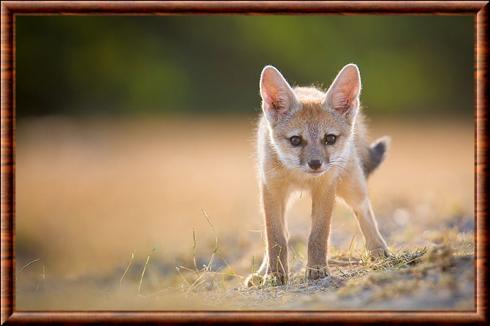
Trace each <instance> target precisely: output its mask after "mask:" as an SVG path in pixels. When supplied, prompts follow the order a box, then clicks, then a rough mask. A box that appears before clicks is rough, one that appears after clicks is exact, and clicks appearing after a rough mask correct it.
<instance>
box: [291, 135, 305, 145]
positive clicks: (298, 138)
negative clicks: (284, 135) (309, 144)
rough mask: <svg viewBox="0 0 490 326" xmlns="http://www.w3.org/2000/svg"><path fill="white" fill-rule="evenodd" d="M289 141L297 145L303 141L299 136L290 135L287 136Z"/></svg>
mask: <svg viewBox="0 0 490 326" xmlns="http://www.w3.org/2000/svg"><path fill="white" fill-rule="evenodd" d="M289 141H290V142H291V145H293V146H299V145H301V143H302V142H303V139H302V138H301V136H292V137H290V138H289Z"/></svg>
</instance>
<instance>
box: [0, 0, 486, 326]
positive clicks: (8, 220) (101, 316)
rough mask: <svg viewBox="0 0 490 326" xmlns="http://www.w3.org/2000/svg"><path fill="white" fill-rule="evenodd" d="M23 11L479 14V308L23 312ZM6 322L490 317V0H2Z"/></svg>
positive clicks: (3, 309) (449, 319)
mask: <svg viewBox="0 0 490 326" xmlns="http://www.w3.org/2000/svg"><path fill="white" fill-rule="evenodd" d="M22 14H74V15H80V14H96V15H108V14H137V15H182V14H248V15H263V14H300V15H305V14H351V15H354V14H437V15H461V14H465V15H474V16H475V18H476V19H475V35H476V38H475V83H476V87H475V90H476V91H475V99H476V111H475V116H476V120H475V141H476V142H475V212H476V215H475V216H476V232H475V235H476V310H475V311H474V312H387V311H384V312H383V311H379V312H376V313H372V312H360V311H345V312H301V311H285V312H281V313H280V314H277V313H274V312H273V311H265V312H218V311H214V312H202V311H189V312H177V311H168V312H167V311H165V312H156V311H155V312H134V311H124V312H122V311H121V312H118V311H111V312H101V311H96V312H80V311H78V312H16V311H15V292H14V287H15V283H14V279H15V278H14V266H15V256H14V238H15V233H14V224H15V220H14V218H15V16H16V15H22ZM1 17H2V23H1V55H2V59H1V68H2V70H1V71H2V74H1V246H2V247H1V323H2V324H3V323H5V322H7V321H8V322H9V324H10V323H12V324H15V323H27V322H77V323H82V322H103V323H105V322H128V323H129V322H154V323H156V322H160V323H161V322H166V323H176V322H179V323H181V322H233V321H241V322H261V323H264V322H341V321H343V322H353V323H359V322H389V321H395V322H429V321H432V322H450V323H454V322H478V323H482V324H483V323H485V322H486V321H488V319H487V293H486V289H487V287H486V285H487V281H486V271H487V270H486V267H485V263H486V260H487V252H486V245H487V236H486V232H487V228H486V227H487V226H486V221H485V220H486V218H487V202H486V193H485V190H484V189H485V186H486V183H487V174H488V168H487V164H486V156H485V154H486V148H487V146H488V143H487V138H486V137H487V136H486V131H487V129H486V123H487V98H486V92H488V83H487V64H488V44H487V42H488V41H487V33H486V28H487V21H488V1H404V2H400V1H304V2H301V1H233V2H232V1H228V2H226V1H180V2H179V1H167V2H164V1H134V2H132V1H86V2H84V1H3V2H2V3H1Z"/></svg>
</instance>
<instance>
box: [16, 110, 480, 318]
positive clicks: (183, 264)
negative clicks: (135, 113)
mask: <svg viewBox="0 0 490 326" xmlns="http://www.w3.org/2000/svg"><path fill="white" fill-rule="evenodd" d="M254 129H255V122H254V119H251V118H248V117H243V118H241V119H233V120H232V119H214V120H213V119H202V120H198V119H195V120H175V119H174V120H158V119H154V120H150V119H135V120H121V119H111V120H109V119H107V118H105V119H99V120H68V119H64V118H60V117H58V118H54V117H52V118H45V119H38V120H32V121H20V122H19V124H18V127H17V134H18V136H17V177H16V191H17V198H16V199H17V207H16V215H17V216H16V248H15V250H16V257H17V261H16V262H17V264H16V270H17V272H16V309H18V310H37V309H48V310H49V309H51V310H60V309H61V310H63V309H66V310H84V309H99V310H103V309H123V310H124V309H131V310H134V309H150V310H168V309H186V310H187V309H215V310H216V309H220V310H221V309H239V310H241V309H252V310H255V309H300V310H305V309H312V310H329V309H390V310H391V309H394V310H400V309H401V310H407V309H408V310H414V309H458V310H472V309H473V308H474V299H473V297H474V267H473V266H474V255H473V253H474V239H473V237H474V213H473V212H474V210H473V201H474V190H473V189H474V187H473V185H474V179H473V162H474V155H473V125H472V121H464V120H458V121H437V120H435V119H427V120H425V121H420V120H419V121H401V120H398V121H388V120H384V121H380V120H379V119H378V120H376V123H372V124H371V128H370V129H371V130H372V132H371V134H372V135H373V137H376V136H382V135H385V134H387V135H390V136H391V137H392V148H391V151H390V155H389V157H388V159H387V161H386V162H385V163H383V166H382V167H381V168H380V169H379V170H378V171H377V172H376V173H375V174H374V175H373V176H372V178H371V180H370V195H371V199H372V202H373V205H374V209H375V213H376V214H377V216H378V220H379V224H380V227H381V232H382V233H383V234H384V235H385V237H386V238H387V241H388V243H389V245H390V248H391V249H392V251H393V252H394V254H395V256H394V257H393V258H392V259H390V260H386V261H381V262H377V263H375V262H371V261H369V260H367V259H366V258H365V257H364V256H363V255H364V251H363V245H362V239H361V236H360V234H359V232H358V230H357V226H356V224H355V221H354V219H353V217H352V214H351V213H350V212H349V210H348V209H347V208H345V207H343V206H342V205H340V204H339V205H337V207H336V209H335V211H334V217H333V225H332V233H331V239H330V247H329V256H330V257H332V258H333V259H332V261H331V269H332V271H333V275H332V277H331V278H329V279H326V280H323V281H319V282H313V283H309V284H307V283H305V282H304V280H303V277H302V276H303V269H304V263H305V262H304V255H305V252H306V248H305V239H306V237H307V234H308V230H309V226H310V221H309V216H308V215H309V207H310V202H309V198H308V196H307V195H306V194H298V195H297V197H298V198H297V200H296V201H295V202H294V204H292V205H291V208H290V210H289V212H288V223H289V229H290V234H291V239H290V248H291V251H290V252H291V254H290V260H291V266H292V271H293V274H292V277H291V282H290V284H288V285H287V286H283V287H265V288H252V289H248V288H244V287H242V285H241V284H242V281H243V278H244V277H245V276H246V275H247V274H248V273H249V272H250V271H252V270H253V269H254V268H256V266H257V265H258V264H259V263H260V260H261V258H262V250H263V240H262V217H261V216H260V214H259V206H258V198H257V197H258V196H257V185H256V178H255V167H254V144H253V138H254ZM206 216H207V217H208V219H209V220H208V219H207V218H206ZM210 260H211V261H210Z"/></svg>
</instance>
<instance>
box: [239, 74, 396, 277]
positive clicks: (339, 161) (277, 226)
mask: <svg viewBox="0 0 490 326" xmlns="http://www.w3.org/2000/svg"><path fill="white" fill-rule="evenodd" d="M354 69H355V70H354ZM356 71H357V74H358V70H357V67H356V66H354V65H348V66H346V67H345V68H344V69H343V70H342V72H341V73H339V76H338V77H337V79H336V80H335V81H334V84H333V86H332V87H331V88H330V90H329V91H328V92H327V93H325V92H323V91H321V90H319V89H317V88H312V87H297V88H295V89H292V88H290V87H289V84H287V82H286V81H285V79H284V78H283V77H282V75H281V74H280V73H279V71H277V70H276V69H275V68H273V67H270V66H268V67H266V68H264V71H263V73H262V76H261V95H262V98H263V103H262V108H263V110H264V115H263V116H262V117H261V118H260V121H259V126H258V133H257V154H258V172H259V184H260V196H261V200H262V208H263V214H264V218H265V231H266V253H265V255H264V260H263V263H262V265H261V267H260V268H259V271H258V272H257V273H256V274H254V275H252V276H251V277H249V278H248V279H247V284H248V285H254V284H256V283H257V281H256V280H257V277H258V276H260V277H259V279H261V282H262V281H263V280H264V278H263V277H264V276H265V278H266V279H272V280H274V282H276V283H278V284H284V283H285V282H286V281H287V279H288V248H287V243H288V234H287V228H286V221H285V219H284V216H285V210H286V205H287V202H288V199H289V195H290V194H291V193H292V192H293V191H296V190H301V191H307V192H309V193H310V194H311V197H312V212H311V218H312V227H311V232H310V236H309V239H308V262H307V270H306V277H307V278H308V279H317V278H321V277H325V276H328V274H329V271H328V265H327V245H328V238H329V232H330V219H331V212H332V208H333V205H334V202H335V198H336V197H340V198H342V199H343V200H344V201H345V202H346V203H347V205H349V206H350V207H351V208H352V210H353V212H354V215H355V216H356V218H357V221H358V223H359V227H360V229H361V231H362V234H363V235H364V239H365V243H366V247H367V249H368V250H370V251H371V252H372V253H374V254H377V255H386V254H388V248H387V245H386V243H385V241H384V240H383V238H382V236H381V235H380V233H379V230H378V227H377V224H376V219H375V216H374V214H373V210H372V207H371V203H370V201H369V198H368V194H367V186H366V177H367V173H365V171H364V169H363V166H364V165H365V164H364V163H365V162H367V160H369V159H370V152H369V151H370V148H369V145H368V142H367V140H366V132H365V129H366V128H365V126H364V119H363V117H362V115H361V113H360V112H358V111H359V110H360V108H359V99H358V98H359V93H360V77H356ZM358 79H359V80H358ZM328 133H333V134H335V135H338V137H337V141H336V142H335V144H334V145H326V144H325V143H322V139H323V137H324V135H325V134H328ZM296 135H301V137H302V138H303V141H304V142H303V145H302V146H298V147H294V146H292V145H291V142H290V137H291V136H296ZM313 159H318V160H320V161H322V162H323V163H322V167H321V168H320V169H319V170H320V171H321V172H319V173H313V172H316V171H313V170H312V169H311V168H309V165H308V162H311V160H313ZM368 163H369V162H368Z"/></svg>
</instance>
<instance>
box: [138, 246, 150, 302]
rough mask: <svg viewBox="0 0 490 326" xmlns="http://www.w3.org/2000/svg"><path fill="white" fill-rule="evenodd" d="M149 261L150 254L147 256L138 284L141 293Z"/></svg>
mask: <svg viewBox="0 0 490 326" xmlns="http://www.w3.org/2000/svg"><path fill="white" fill-rule="evenodd" d="M149 261H150V256H149V255H148V257H146V263H145V266H144V267H143V272H142V273H141V278H140V284H139V285H138V294H141V285H142V284H143V276H145V271H146V266H147V265H148V262H149Z"/></svg>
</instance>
